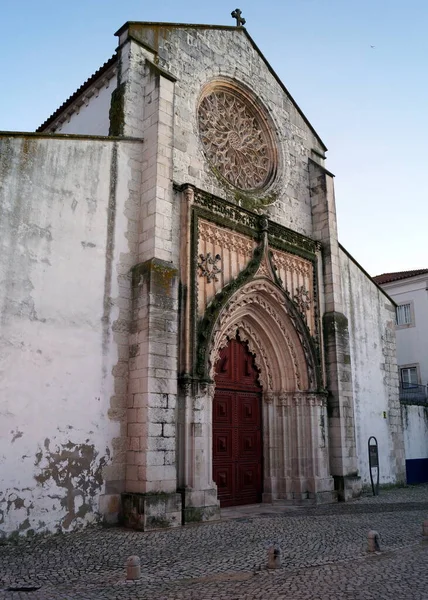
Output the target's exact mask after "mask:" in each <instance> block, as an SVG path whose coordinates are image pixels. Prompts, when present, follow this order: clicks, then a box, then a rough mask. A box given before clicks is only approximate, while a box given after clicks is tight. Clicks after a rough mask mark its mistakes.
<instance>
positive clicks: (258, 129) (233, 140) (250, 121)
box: [198, 85, 275, 191]
mask: <svg viewBox="0 0 428 600" xmlns="http://www.w3.org/2000/svg"><path fill="white" fill-rule="evenodd" d="M198 122H199V135H200V138H201V141H202V145H203V148H204V152H205V154H206V156H207V158H208V160H209V161H210V163H211V164H212V165H213V167H214V168H215V169H217V170H218V171H219V173H220V174H221V175H222V176H223V177H224V178H225V179H226V180H227V181H228V182H229V183H231V184H232V185H233V186H235V187H237V188H239V189H241V190H245V191H249V190H256V189H261V188H263V187H265V186H266V185H267V184H268V183H269V181H270V178H271V176H272V173H273V172H274V169H275V159H274V154H275V150H274V143H273V139H272V136H271V134H270V132H269V130H268V128H267V126H266V123H265V118H264V117H263V116H262V114H261V112H260V111H259V109H258V108H256V107H255V106H254V105H253V104H252V103H251V102H249V101H247V99H246V98H244V95H243V94H241V93H240V92H239V91H238V90H237V89H235V88H234V87H232V86H221V85H220V86H216V87H215V88H214V89H212V91H211V92H210V93H208V94H206V95H205V96H204V97H203V99H202V101H201V103H200V105H199V109H198Z"/></svg>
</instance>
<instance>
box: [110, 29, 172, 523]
mask: <svg viewBox="0 0 428 600" xmlns="http://www.w3.org/2000/svg"><path fill="white" fill-rule="evenodd" d="M118 80H119V81H118V83H119V86H118V90H117V98H116V100H115V103H113V104H112V120H113V122H115V123H116V128H117V131H116V132H115V133H116V134H117V135H125V136H127V137H139V138H140V139H141V138H143V141H142V144H143V147H142V163H141V164H140V173H141V181H140V182H139V185H138V189H139V192H140V219H139V226H138V257H139V262H138V264H137V265H135V266H134V268H133V287H132V301H133V314H132V324H131V332H130V336H129V341H130V361H129V384H128V410H127V434H128V451H127V467H126V488H125V493H124V494H123V496H122V512H123V517H124V520H125V522H126V523H127V524H128V525H131V526H134V527H136V528H140V529H153V528H159V527H174V526H178V525H181V521H182V515H181V496H180V494H178V493H177V460H176V437H177V436H176V421H177V418H176V413H177V410H176V400H177V355H178V269H177V266H178V253H179V248H178V242H177V237H178V220H177V215H178V212H179V210H178V209H177V207H176V206H175V204H174V196H173V187H172V148H173V124H174V121H173V114H174V111H173V106H174V78H172V77H171V76H169V75H168V74H166V73H165V72H162V71H161V70H159V69H158V68H157V67H156V65H154V64H153V62H152V61H151V57H150V52H148V51H147V49H145V48H143V47H142V46H141V45H139V44H137V43H136V42H135V41H133V40H132V39H130V38H128V35H127V31H126V29H124V30H121V46H120V68H119V74H118ZM113 109H114V110H113ZM115 111H116V112H117V115H116V116H115V115H114V114H113V113H114V112H115ZM118 115H119V116H118ZM113 117H114V118H113ZM119 117H120V118H119Z"/></svg>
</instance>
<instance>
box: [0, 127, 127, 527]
mask: <svg viewBox="0 0 428 600" xmlns="http://www.w3.org/2000/svg"><path fill="white" fill-rule="evenodd" d="M116 153H117V167H116V169H115V168H114V166H112V165H114V164H115V156H116ZM126 153H127V148H126V147H125V148H123V149H122V148H121V147H119V146H118V145H117V144H115V143H114V142H109V141H105V142H101V141H88V140H83V139H82V140H64V139H58V140H55V139H42V138H40V139H39V138H37V137H27V138H20V137H10V138H7V137H4V138H0V174H1V177H0V246H1V251H0V479H1V483H0V537H1V536H2V535H7V534H10V533H12V532H16V531H18V532H19V533H23V534H25V533H26V532H28V531H30V530H33V531H35V532H42V531H54V530H56V529H64V530H67V529H71V528H75V527H78V526H80V525H83V524H85V523H87V522H90V521H92V520H94V519H95V518H97V511H98V500H99V496H100V494H101V493H102V492H103V489H104V485H103V480H104V473H105V470H106V469H108V468H110V467H111V465H110V463H111V461H112V459H113V448H112V444H113V441H114V439H116V438H117V436H119V435H120V432H119V427H120V424H119V422H117V421H114V420H111V419H110V418H109V407H110V399H111V397H112V395H113V393H114V377H113V374H112V370H113V368H114V365H115V364H116V363H117V360H118V345H117V344H116V343H115V342H114V341H113V338H112V333H111V324H112V323H114V322H115V318H117V313H118V308H117V307H115V306H114V298H116V297H117V296H118V295H119V290H118V287H119V284H118V273H119V271H120V269H121V265H120V257H121V255H122V253H123V252H124V251H126V250H128V242H127V240H126V238H125V235H126V223H127V219H126V217H125V215H124V202H125V200H126V199H127V195H128V178H129V167H128V162H129V161H128V158H127V156H126ZM112 178H113V179H112ZM112 181H113V183H114V182H115V185H112V186H111V182H112ZM112 190H115V192H116V193H115V197H112ZM109 199H110V206H109ZM113 217H114V218H113ZM116 227H117V231H116V229H115V228H116Z"/></svg>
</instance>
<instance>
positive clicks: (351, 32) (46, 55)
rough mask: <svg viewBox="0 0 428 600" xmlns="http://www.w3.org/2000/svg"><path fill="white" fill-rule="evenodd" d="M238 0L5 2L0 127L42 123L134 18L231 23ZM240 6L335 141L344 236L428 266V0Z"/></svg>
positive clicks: (381, 256)
mask: <svg viewBox="0 0 428 600" xmlns="http://www.w3.org/2000/svg"><path fill="white" fill-rule="evenodd" d="M232 1H233V3H231V2H232ZM235 1H236V0H229V1H227V2H226V1H225V0H217V1H216V2H201V0H182V1H181V2H179V1H177V0H163V1H162V2H159V3H156V2H150V3H148V2H147V3H145V2H144V1H141V0H138V1H136V0H122V1H121V2H118V1H117V0H114V1H113V0H75V1H74V2H72V3H70V2H64V1H61V0H49V1H48V0H14V1H13V2H12V1H11V0H0V15H1V24H2V35H1V37H0V51H1V56H2V58H3V60H2V80H1V93H0V130H15V131H33V130H34V129H35V128H36V127H38V125H40V124H41V123H42V122H43V121H44V120H45V119H46V118H47V117H48V116H49V115H50V114H51V113H52V112H53V111H54V110H55V109H56V108H57V107H58V106H59V105H60V104H61V103H62V102H63V101H64V100H65V99H66V98H67V97H68V96H69V95H70V94H72V93H73V92H74V91H75V89H76V88H77V87H79V85H81V83H83V81H84V80H85V79H87V77H89V76H90V75H91V74H92V73H93V72H94V71H95V70H96V69H97V68H98V67H99V66H100V65H101V64H102V63H103V62H104V61H105V60H107V59H108V58H109V57H110V56H111V55H112V54H113V52H114V50H115V47H116V38H115V37H114V32H115V31H116V30H117V29H118V28H119V27H120V26H121V25H122V24H123V23H124V22H125V21H128V20H134V21H139V20H141V21H172V22H189V23H213V24H225V25H232V24H234V21H233V20H232V18H231V16H230V12H231V10H233V9H234V8H236V5H235ZM237 4H238V5H239V6H240V8H241V9H242V11H243V16H244V17H245V18H246V19H247V24H246V27H247V29H248V31H249V33H250V34H251V36H252V37H253V38H254V40H255V42H256V43H257V45H258V46H259V47H260V49H261V50H262V52H263V53H264V54H265V56H266V58H267V59H268V60H269V61H270V63H271V65H272V67H273V68H274V69H275V71H276V72H277V73H278V75H279V76H280V78H281V79H282V81H283V82H284V84H285V85H286V87H287V88H288V89H289V91H290V93H291V94H292V95H293V97H294V98H295V100H296V101H297V102H298V104H299V105H300V107H301V108H302V110H303V111H304V113H305V114H306V116H307V118H308V119H309V120H310V122H311V123H312V125H313V126H314V127H315V129H316V130H317V132H318V133H319V135H320V136H321V138H322V139H323V141H324V143H325V144H326V145H327V147H328V148H329V152H328V161H327V168H328V169H329V170H331V171H332V172H333V173H335V175H336V179H335V186H336V204H337V213H338V223H339V239H340V241H341V242H342V244H343V245H344V246H345V247H346V248H347V249H348V250H349V252H351V254H353V256H354V257H355V258H356V260H358V261H359V262H360V263H361V264H362V265H363V266H364V267H365V269H366V270H367V271H368V272H369V273H370V274H371V275H376V274H379V273H381V272H385V271H400V270H406V269H416V268H424V267H427V268H428V252H427V244H426V238H427V235H426V233H425V232H426V230H427V229H428V208H427V206H428V192H427V186H426V185H425V184H426V182H427V180H428V176H427V175H428V169H427V162H428V156H427V154H428V153H427V148H426V146H427V137H428V116H427V109H428V77H427V67H426V60H427V56H428V36H427V33H426V30H427V25H428V1H427V0H408V1H407V2H403V1H402V0H401V1H398V0H360V1H359V2H350V1H349V0H283V1H279V0H277V1H269V0H267V1H265V2H260V0H259V1H257V2H256V1H255V0H239V2H238V3H237ZM371 46H375V47H374V48H371Z"/></svg>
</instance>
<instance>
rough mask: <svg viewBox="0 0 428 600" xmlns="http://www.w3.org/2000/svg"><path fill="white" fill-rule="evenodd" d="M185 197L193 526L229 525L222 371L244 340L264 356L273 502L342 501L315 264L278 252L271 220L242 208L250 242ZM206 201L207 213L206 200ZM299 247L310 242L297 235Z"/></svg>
mask: <svg viewBox="0 0 428 600" xmlns="http://www.w3.org/2000/svg"><path fill="white" fill-rule="evenodd" d="M181 199H182V210H181V215H182V227H181V231H182V232H184V234H185V235H183V237H182V254H181V258H182V262H181V281H182V290H183V296H182V300H181V306H182V314H181V318H182V321H181V352H180V367H181V369H180V370H181V373H182V374H183V375H182V377H181V394H180V398H179V434H178V436H179V444H178V448H179V450H178V456H179V489H181V491H182V496H183V506H184V511H183V514H184V522H188V521H192V520H193V521H194V520H199V521H201V520H208V519H218V518H219V501H218V497H217V487H216V485H215V483H214V481H213V476H212V420H213V417H212V405H213V398H214V394H215V384H214V380H215V364H216V362H217V360H218V358H219V356H220V352H221V350H222V348H224V347H225V346H226V345H227V344H228V341H229V340H230V339H234V338H236V337H237V336H239V339H240V340H242V341H244V342H246V343H247V344H248V348H249V351H250V352H251V353H252V354H253V355H254V356H255V361H256V365H257V368H258V370H259V373H260V374H259V381H260V384H261V385H262V388H263V407H262V411H263V440H264V452H263V454H264V465H263V472H264V480H263V490H264V491H263V497H262V499H263V502H267V503H272V502H274V501H276V500H286V501H292V502H294V503H300V502H304V501H308V500H312V501H313V502H324V501H325V502H329V501H332V500H333V499H334V491H333V488H334V485H333V479H332V477H331V476H330V473H329V451H328V434H327V425H326V424H327V410H326V393H325V391H324V389H323V385H322V382H321V377H322V376H321V375H320V372H321V369H320V365H319V364H318V363H317V360H316V357H315V351H314V349H313V345H312V342H311V340H312V339H313V337H314V336H315V335H316V332H317V327H318V324H317V316H316V315H317V306H316V298H315V288H314V281H315V275H314V269H315V263H314V261H311V260H308V259H305V258H304V257H303V256H302V257H301V256H299V255H298V254H297V253H296V254H291V253H288V252H285V251H282V250H280V249H279V248H278V246H276V247H271V246H270V242H269V235H268V232H267V229H268V221H267V219H266V218H265V217H258V216H256V215H252V213H249V212H248V211H243V210H242V209H241V212H242V213H243V218H244V219H246V220H247V222H250V223H251V224H252V223H254V228H255V229H256V231H257V234H255V235H254V236H250V235H248V234H247V235H245V233H243V231H244V230H245V228H240V227H239V225H237V226H236V225H235V224H232V225H233V226H232V227H230V228H228V227H227V224H228V219H227V218H226V219H224V218H223V215H224V212H225V209H223V210H222V212H223V214H222V218H221V220H220V218H219V219H215V214H213V213H214V212H215V211H213V210H212V209H213V206H214V207H215V206H216V205H215V203H214V202H213V201H212V202H211V203H210V205H209V208H210V210H209V211H208V210H204V208H205V206H207V205H205V206H202V207H198V206H196V207H195V206H194V205H195V204H196V203H195V190H194V189H193V188H191V187H190V186H186V188H185V189H184V190H183V191H182V193H181ZM196 199H197V201H198V202H199V203H200V204H202V205H203V203H204V199H203V198H202V200H201V196H199V197H197V196H196ZM212 200H213V199H212ZM226 204H227V203H226ZM218 205H220V201H219V202H218ZM207 208H208V206H207ZM226 209H227V210H229V207H228V206H226ZM219 210H221V209H219ZM230 210H231V211H232V209H230ZM239 210H240V209H237V208H236V207H235V208H233V213H234V214H236V213H237V212H239ZM226 212H227V211H226ZM249 215H251V217H250V216H249ZM250 219H251V221H250ZM219 221H220V222H219ZM246 229H247V231H248V227H247V228H246ZM293 240H297V241H298V242H299V243H300V240H299V238H298V235H296V234H295V233H293ZM302 244H303V242H302ZM313 244H314V249H315V251H316V244H315V243H313ZM302 253H303V254H304V252H302ZM306 254H308V253H306ZM314 260H315V253H314ZM192 311H193V315H192Z"/></svg>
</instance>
